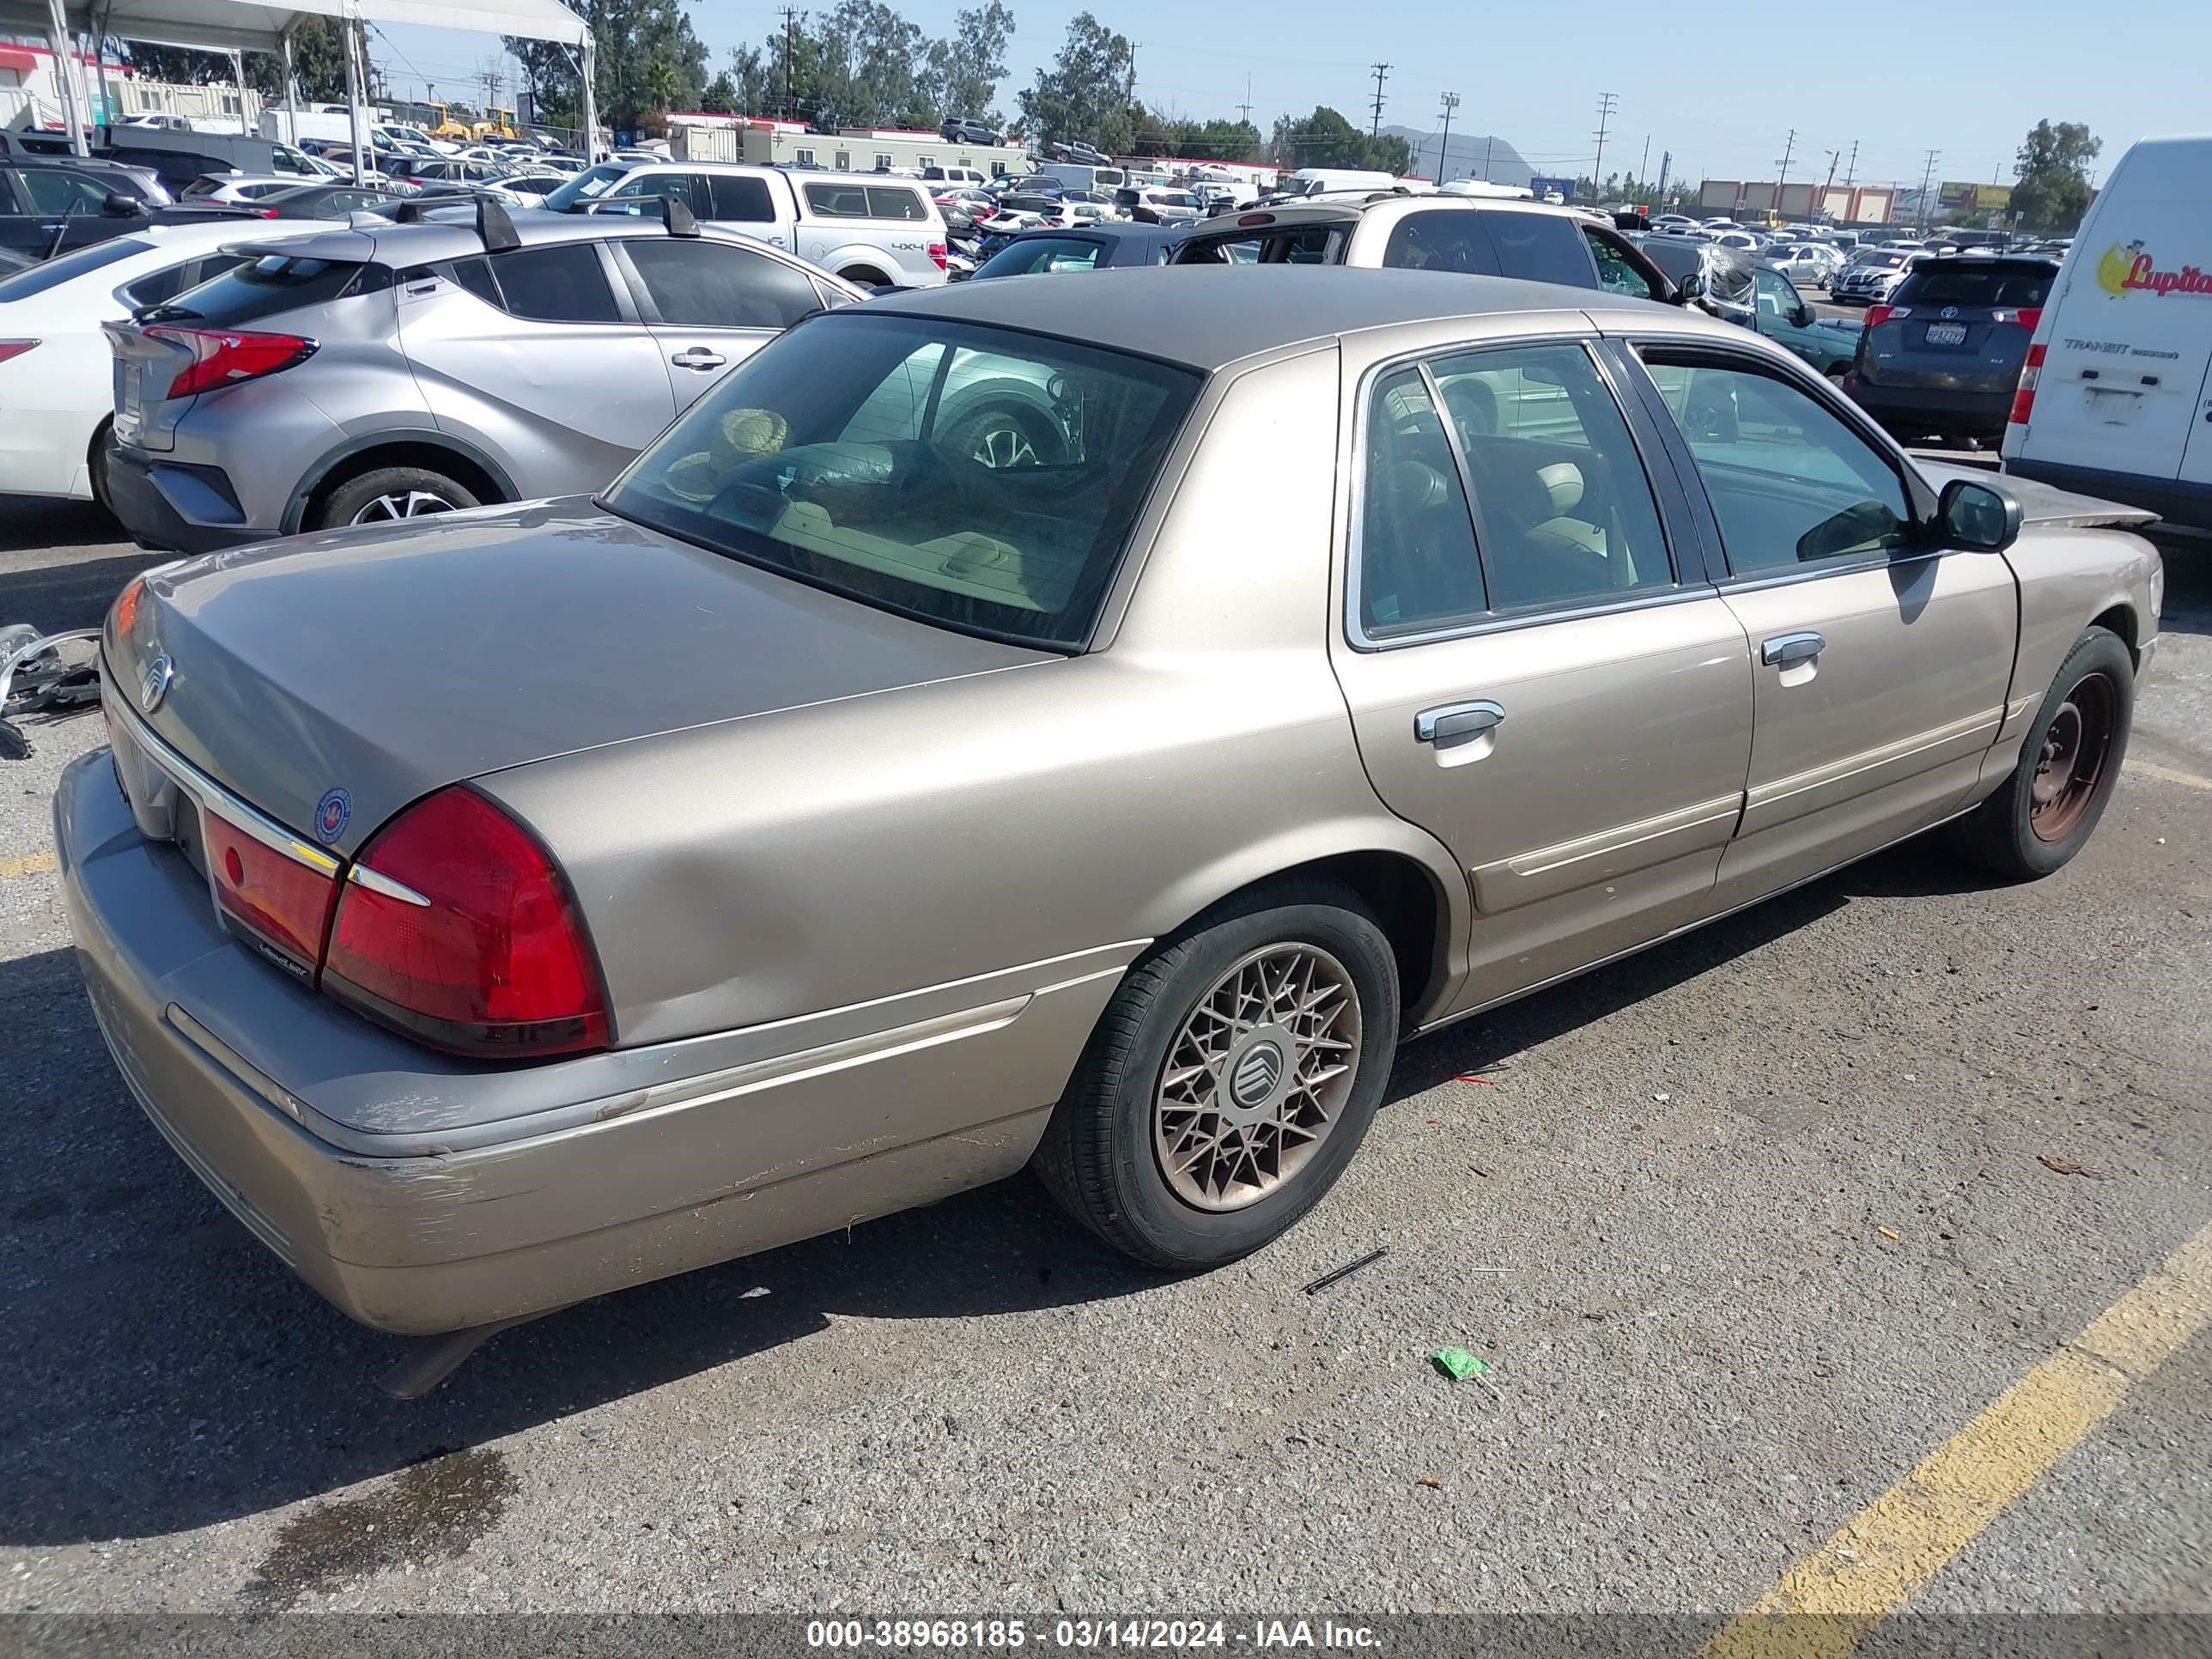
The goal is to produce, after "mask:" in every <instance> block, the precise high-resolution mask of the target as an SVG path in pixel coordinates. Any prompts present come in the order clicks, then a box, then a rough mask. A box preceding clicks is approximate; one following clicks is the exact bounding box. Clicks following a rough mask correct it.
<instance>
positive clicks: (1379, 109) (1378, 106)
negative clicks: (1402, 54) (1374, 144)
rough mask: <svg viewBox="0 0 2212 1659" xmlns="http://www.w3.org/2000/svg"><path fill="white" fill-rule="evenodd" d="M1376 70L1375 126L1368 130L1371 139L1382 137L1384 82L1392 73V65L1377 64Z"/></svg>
mask: <svg viewBox="0 0 2212 1659" xmlns="http://www.w3.org/2000/svg"><path fill="white" fill-rule="evenodd" d="M1374 69H1375V121H1374V125H1371V126H1370V127H1369V128H1368V129H1367V136H1368V137H1370V138H1380V137H1382V136H1383V80H1384V78H1385V77H1386V76H1389V73H1390V65H1389V64H1376V65H1375V66H1374Z"/></svg>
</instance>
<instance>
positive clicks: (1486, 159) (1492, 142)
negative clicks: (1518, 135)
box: [1482, 132, 1498, 184]
mask: <svg viewBox="0 0 2212 1659" xmlns="http://www.w3.org/2000/svg"><path fill="white" fill-rule="evenodd" d="M1497 148H1498V135H1497V134H1496V133H1494V132H1493V133H1491V134H1489V135H1488V136H1487V137H1485V138H1484V139H1483V141H1482V182H1483V183H1484V184H1488V183H1489V182H1490V153H1491V151H1492V150H1494V149H1497Z"/></svg>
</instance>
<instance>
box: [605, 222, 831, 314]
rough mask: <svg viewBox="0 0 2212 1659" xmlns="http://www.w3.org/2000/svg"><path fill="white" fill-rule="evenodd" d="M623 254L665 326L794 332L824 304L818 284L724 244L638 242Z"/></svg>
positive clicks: (631, 243) (625, 246)
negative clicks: (793, 326) (793, 330)
mask: <svg viewBox="0 0 2212 1659" xmlns="http://www.w3.org/2000/svg"><path fill="white" fill-rule="evenodd" d="M623 252H624V253H625V254H627V255H628V256H629V261H630V264H632V265H633V266H635V268H636V270H637V274H638V277H639V279H640V280H641V282H643V283H644V284H645V291H646V293H647V296H648V297H650V298H651V300H652V301H653V309H654V310H656V311H657V312H659V313H660V320H661V321H662V322H664V323H670V324H677V325H689V326H694V327H708V328H788V327H790V326H791V325H792V324H793V323H795V322H797V321H798V320H799V319H800V318H801V317H804V316H805V315H806V314H807V313H810V312H814V311H819V310H820V309H821V308H822V306H821V301H820V300H819V299H818V298H817V295H816V294H815V291H814V284H813V283H810V282H808V281H807V280H806V278H805V276H804V275H803V274H802V273H800V272H799V271H796V270H793V269H792V268H791V267H790V266H789V265H786V264H779V263H778V262H777V261H775V259H772V258H769V256H768V255H766V254H764V253H755V252H750V250H749V249H745V248H739V247H732V246H729V245H728V244H726V243H724V242H710V241H704V240H701V241H691V240H676V241H653V240H644V239H638V240H630V241H628V242H625V243H624V244H623Z"/></svg>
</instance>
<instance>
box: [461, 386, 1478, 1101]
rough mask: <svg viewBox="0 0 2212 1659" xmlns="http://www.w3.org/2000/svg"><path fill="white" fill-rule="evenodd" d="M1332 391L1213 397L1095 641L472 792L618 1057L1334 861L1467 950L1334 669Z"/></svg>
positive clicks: (1028, 960)
mask: <svg viewBox="0 0 2212 1659" xmlns="http://www.w3.org/2000/svg"><path fill="white" fill-rule="evenodd" d="M1336 386H1337V375H1336V354H1335V352H1334V349H1330V350H1328V351H1327V352H1326V353H1315V354H1312V355H1310V356H1306V357H1303V358H1299V359H1297V360H1295V361H1293V362H1285V363H1279V364H1276V365H1274V366H1273V367H1271V368H1267V369H1264V370H1258V371H1254V372H1251V373H1249V374H1246V375H1245V376H1243V378H1242V379H1241V380H1237V381H1235V382H1233V383H1231V384H1230V385H1229V386H1226V387H1219V386H1217V387H1216V388H1214V389H1212V391H1211V392H1209V393H1208V395H1207V396H1206V398H1203V399H1202V400H1201V404H1200V409H1199V410H1198V411H1197V412H1196V413H1195V414H1194V416H1193V423H1194V428H1195V429H1196V430H1197V431H1198V432H1199V433H1200V434H1201V435H1200V436H1198V437H1196V438H1194V437H1192V436H1191V435H1188V434H1187V435H1186V438H1185V441H1184V442H1185V445H1186V446H1191V445H1194V447H1195V453H1194V455H1190V456H1188V457H1187V458H1186V457H1185V456H1183V455H1179V457H1178V459H1176V460H1175V461H1171V462H1170V471H1169V477H1170V479H1173V480H1175V483H1174V484H1173V486H1172V490H1171V494H1170V495H1168V496H1167V498H1166V499H1164V500H1163V499H1161V498H1160V497H1161V493H1160V492H1156V498H1155V501H1154V502H1153V503H1152V507H1150V508H1148V510H1147V514H1146V518H1145V519H1144V520H1140V522H1139V530H1138V536H1137V540H1136V544H1135V545H1134V547H1133V550H1132V558H1133V561H1134V562H1135V563H1136V564H1139V565H1140V567H1141V569H1140V574H1134V573H1133V572H1132V573H1125V580H1124V584H1123V587H1122V590H1121V591H1119V592H1117V594H1116V596H1115V599H1114V600H1113V601H1112V602H1111V604H1110V605H1109V623H1108V626H1109V628H1110V629H1111V634H1110V638H1109V640H1108V642H1107V643H1105V644H1104V645H1103V647H1102V648H1098V649H1095V650H1093V651H1091V652H1089V653H1085V654H1083V655H1079V656H1074V657H1069V658H1061V659H1052V660H1050V661H1047V662H1043V663H1039V664H1034V665H1025V666H1021V667H1016V668H1012V669H1007V670H1003V671H998V672H994V673H987V674H981V675H976V676H973V677H970V678H963V679H958V680H952V681H945V682H940V683H938V684H930V685H923V686H917V687H913V688H910V689H908V690H900V691H896V692H890V693H886V694H883V695H879V696H868V697H860V698H853V699H849V700H846V701H842V702H830V703H823V704H817V705H815V706H813V707H808V708H792V709H787V710H784V711H782V712H781V713H777V714H769V715H764V716H760V717H757V718H754V719H750V720H737V721H731V722H726V723H724V724H721V725H717V726H708V727H703V728H699V729H696V730H693V731H689V732H674V733H670V734H666V735H664V736H661V737H658V738H647V739H642V740H640V741H637V742H633V743H627V744H616V745H612V746H610V747H608V748H605V749H602V750H595V751H591V752H587V753H584V754H579V755H572V756H568V757H562V758H558V759H555V760H549V761H546V762H542V763H536V764H533V765H530V766H526V767H521V768H518V769H513V770H510V771H507V772H502V773H499V774H496V775H494V776H492V777H491V778H489V780H487V781H486V783H485V787H487V788H488V789H489V791H490V793H493V794H495V796H497V797H498V798H499V799H501V800H502V801H504V802H506V803H507V805H510V806H511V807H513V809H514V810H515V811H517V812H519V813H520V815H521V816H522V817H525V818H526V820H527V821H528V822H530V823H532V825H533V826H534V827H535V828H536V829H538V832H539V833H540V834H541V835H543V836H544V837H545V838H546V841H547V842H548V844H549V845H550V847H551V848H553V850H554V852H555V853H556V856H557V857H558V858H559V859H560V860H562V864H563V865H564V866H565V867H566V869H567V870H568V873H569V876H570V878H571V880H572V881H573V883H574V887H575V890H576V893H577V896H578V898H579V901H580V904H581V906H582V908H583V910H584V912H585V914H586V919H587V921H589V923H590V926H591V928H592V933H593V937H594V939H595V940H596V942H597V944H598V946H599V954H600V957H601V959H602V963H603V965H604V967H605V973H606V976H607V981H608V987H609V992H610V994H611V997H612V999H613V1000H614V1003H615V1005H616V1018H617V1024H618V1027H619V1030H620V1031H621V1034H622V1041H623V1042H624V1043H625V1044H635V1043H642V1042H654V1041H659V1040H662V1039H665V1038H669V1037H675V1036H686V1035H690V1034H695V1033H700V1032H706V1031H714V1030H726V1029H730V1028H733V1027H738V1026H743V1025H748V1024H757V1023H760V1022H764V1021H770V1020H776V1019H781V1018H789V1017H791V1016H793V1015H797V1014H801V1013H805V1012H814V1011H818V1010H823V1009H829V1008H835V1007H842V1006H849V1005H852V1004H854V1003H860V1002H866V1001H868V1000H873V999H877V998H883V997H888V996H892V995H896V994H900V993H902V992H907V991H910V990H914V989H917V988H920V987H928V986H933V985H941V984H945V983H946V982H948V981H955V980H959V979H963V978H967V977H971V976H975V975H983V974H989V973H995V972H998V971H1000V970H1002V969H1009V968H1013V967H1018V966H1020V965H1022V964H1039V966H1038V967H1037V968H1036V969H1035V970H1034V972H1033V974H1032V975H1031V977H1032V978H1033V980H1034V981H1035V985H1034V987H1033V988H1040V989H1041V988H1042V987H1044V986H1045V985H1047V984H1049V983H1050V982H1052V975H1053V973H1054V969H1053V968H1052V967H1051V966H1050V965H1049V963H1051V962H1052V960H1053V959H1054V958H1057V957H1065V956H1067V955H1069V954H1070V953H1073V952H1077V951H1089V950H1091V949H1093V948H1095V947H1098V946H1102V945H1111V944H1115V943H1118V942H1124V941H1131V940H1145V939H1157V938H1158V937H1160V936H1162V935H1164V934H1167V933H1172V932H1174V931H1176V929H1177V928H1179V927H1182V925H1183V924H1184V923H1185V922H1187V921H1188V920H1189V919H1190V918H1191V917H1192V916H1193V915H1195V914H1196V913H1197V912H1199V911H1200V910H1201V909H1203V908H1205V907H1206V905H1208V904H1209V903H1212V902H1214V901H1215V900H1217V899H1218V898H1220V897H1221V896H1224V895H1225V894H1227V893H1230V892H1232V891H1234V890H1237V889H1238V888H1241V887H1243V886H1244V885H1246V884H1249V883H1250V882H1252V881H1255V880H1257V879H1260V878H1264V877H1267V876H1268V875H1270V874H1273V873H1274V872H1278V871H1280V870H1283V869H1285V868H1288V867H1290V866H1294V865H1297V864H1300V863H1303V862H1305V861H1308V860H1312V859H1316V858H1319V857H1323V856H1328V855H1329V854H1336V853H1341V852H1350V851H1364V850H1383V851H1392V852H1396V853H1399V854H1403V855H1404V856H1406V857H1408V858H1411V859H1413V860H1416V861H1417V862H1418V863H1419V864H1420V865H1422V866H1423V867H1425V868H1426V869H1428V870H1429V871H1430V872H1431V878H1432V880H1433V881H1434V882H1435V884H1436V885H1437V890H1438V891H1439V892H1440V893H1442V894H1443V895H1444V896H1445V902H1447V903H1448V904H1449V905H1450V906H1451V907H1452V909H1451V915H1450V919H1449V921H1447V922H1446V923H1445V924H1444V925H1443V928H1442V929H1441V930H1440V931H1443V933H1445V934H1446V936H1447V937H1448V938H1449V939H1450V940H1451V941H1452V945H1453V949H1454V951H1455V954H1456V951H1457V950H1458V948H1459V945H1460V941H1462V939H1463V937H1464V932H1465V921H1466V884H1465V879H1464V878H1463V877H1462V875H1461V874H1460V873H1459V872H1458V871H1457V869H1456V866H1455V864H1454V861H1453V860H1452V859H1451V857H1450V855H1449V853H1448V852H1446V851H1445V850H1444V849H1443V848H1442V847H1441V846H1440V845H1438V844H1437V842H1434V841H1433V840H1432V838H1431V837H1430V836H1427V835H1426V833H1425V832H1424V831H1421V830H1419V829H1415V828H1413V826H1411V825H1409V824H1407V823H1404V822H1403V821H1402V820H1401V819H1399V818H1397V817H1394V816H1392V815H1391V814H1390V813H1389V811H1387V810H1386V809H1385V808H1384V807H1383V805H1382V804H1381V802H1380V801H1379V800H1378V799H1376V795H1375V793H1374V791H1373V789H1372V788H1371V787H1370V785H1369V783H1368V781H1367V778H1366V775H1365V773H1364V770H1363V769H1362V768H1361V765H1360V762H1359V757H1358V751H1357V750H1356V749H1355V747H1354V745H1353V743H1352V730H1351V725H1350V721H1349V718H1348V716H1347V714H1346V708H1345V703H1344V699H1343V696H1342V694H1341V692H1340V690H1338V687H1337V684H1336V682H1335V678H1334V675H1333V674H1332V672H1331V671H1330V668H1329V665H1328V655H1327V651H1326V648H1325V639H1326V635H1325V630H1326V629H1327V628H1328V625H1329V608H1328V607H1329V597H1328V596H1329V566H1330V524H1331V518H1332V513H1333V496H1334V483H1335V449H1336V422H1337V393H1336ZM1258 476H1266V477H1270V478H1271V479H1273V481H1274V483H1271V485H1270V487H1269V488H1268V489H1264V490H1254V489H1251V488H1250V487H1249V480H1250V479H1251V478H1252V477H1258ZM1139 552H1142V554H1143V557H1142V559H1141V560H1140V561H1137V560H1136V559H1135V556H1136V555H1137V554H1138V553H1139ZM1070 1058H1071V1059H1072V1058H1073V1055H1072V1054H1071V1055H1070Z"/></svg>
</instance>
